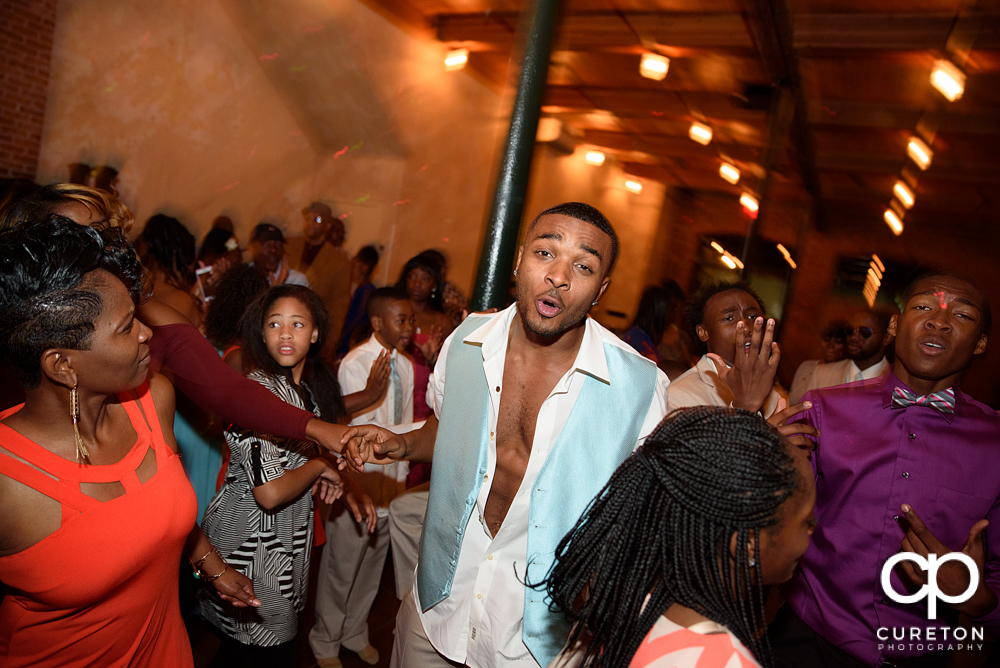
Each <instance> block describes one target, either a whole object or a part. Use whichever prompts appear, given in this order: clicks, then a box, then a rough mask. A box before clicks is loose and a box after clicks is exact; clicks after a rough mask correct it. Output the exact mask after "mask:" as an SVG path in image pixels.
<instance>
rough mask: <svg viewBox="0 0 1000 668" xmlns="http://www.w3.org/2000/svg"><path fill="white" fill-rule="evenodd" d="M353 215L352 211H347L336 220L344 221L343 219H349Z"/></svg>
mask: <svg viewBox="0 0 1000 668" xmlns="http://www.w3.org/2000/svg"><path fill="white" fill-rule="evenodd" d="M353 213H354V212H353V211H348V212H347V213H342V214H340V215H339V216H337V220H344V219H345V218H350V217H351V215H352V214H353Z"/></svg>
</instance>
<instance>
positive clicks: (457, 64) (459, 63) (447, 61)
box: [444, 49, 469, 72]
mask: <svg viewBox="0 0 1000 668" xmlns="http://www.w3.org/2000/svg"><path fill="white" fill-rule="evenodd" d="M468 62H469V50H468V49H455V50H454V51H449V52H448V53H447V54H445V57H444V71H445V72H454V71H455V70H460V69H462V68H463V67H465V64H466V63H468Z"/></svg>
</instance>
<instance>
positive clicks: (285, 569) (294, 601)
mask: <svg viewBox="0 0 1000 668" xmlns="http://www.w3.org/2000/svg"><path fill="white" fill-rule="evenodd" d="M249 378H250V379H251V380H255V381H257V382H258V383H260V384H261V385H263V386H264V387H266V388H267V389H269V390H270V391H271V392H273V393H274V394H275V395H277V396H278V398H279V399H281V400H282V401H284V402H286V403H289V404H292V405H293V406H297V407H299V408H303V409H304V408H305V406H304V404H303V401H302V399H301V398H300V397H299V395H298V393H296V391H295V390H294V389H293V387H292V385H291V383H290V382H289V380H288V379H287V378H285V377H283V376H272V375H270V374H267V373H264V372H262V371H255V372H253V373H251V374H250V376H249ZM303 388H305V390H306V392H309V389H308V388H306V387H305V385H303ZM310 397H311V394H310ZM312 403H314V402H312ZM313 412H314V413H315V414H316V415H317V417H318V416H319V409H318V408H313ZM226 443H227V444H228V445H229V452H230V455H229V457H230V458H229V467H228V468H227V469H226V478H225V482H223V484H222V487H221V488H220V489H219V491H218V492H216V494H215V497H214V498H213V499H212V501H211V503H209V505H208V509H207V510H206V511H205V519H204V520H203V521H202V528H203V529H204V531H205V534H206V535H207V536H208V537H209V539H210V540H211V541H212V544H213V545H214V546H215V548H216V549H217V550H218V551H219V552H220V553H221V554H222V555H223V556H224V557H225V558H226V560H227V561H228V562H229V565H230V567H231V568H235V569H237V570H239V571H241V572H242V573H243V574H244V575H246V576H247V577H248V578H250V579H251V580H253V589H254V593H255V594H256V595H257V598H259V599H260V607H259V608H234V607H232V606H231V605H229V604H228V603H226V602H224V601H222V600H221V599H219V598H218V597H217V596H216V595H214V592H205V595H204V597H203V598H202V601H201V612H202V614H203V615H204V616H205V618H206V619H207V620H208V621H209V622H211V623H212V624H214V625H215V626H216V627H217V628H219V629H220V630H221V631H223V632H224V633H226V634H227V635H228V636H230V637H231V638H234V639H236V640H238V641H239V642H241V643H244V644H246V645H257V646H263V647H268V646H272V645H278V644H281V643H284V642H288V641H290V640H292V639H293V638H294V637H295V632H296V628H297V626H298V613H299V612H301V611H302V608H303V606H304V605H305V600H306V586H307V584H308V581H309V557H310V553H311V551H312V543H313V499H312V494H311V492H310V489H306V490H305V491H304V492H303V493H302V494H301V495H300V496H299V497H298V498H297V499H295V500H294V501H291V502H290V503H286V504H285V505H282V506H279V507H277V508H274V509H273V510H267V509H265V508H263V507H262V506H260V505H259V504H258V503H257V501H256V500H255V499H254V496H253V488H254V487H255V486H256V484H258V483H259V484H263V483H266V482H269V481H271V480H275V479H277V478H280V477H281V476H282V475H284V473H285V471H287V470H290V469H295V468H298V467H300V466H302V465H303V464H305V463H306V462H307V461H308V460H309V459H310V458H312V457H316V456H318V455H319V449H318V447H317V446H316V445H315V444H314V443H309V442H307V441H296V440H293V439H288V438H280V437H276V436H272V435H270V434H264V433H260V432H254V431H249V430H241V429H239V428H238V427H236V426H235V425H233V426H231V428H230V429H228V430H226ZM258 476H259V477H258ZM255 479H256V480H257V481H258V483H255Z"/></svg>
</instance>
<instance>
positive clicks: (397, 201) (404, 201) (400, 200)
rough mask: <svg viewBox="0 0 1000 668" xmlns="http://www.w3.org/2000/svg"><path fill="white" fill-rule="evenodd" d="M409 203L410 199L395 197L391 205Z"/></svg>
mask: <svg viewBox="0 0 1000 668" xmlns="http://www.w3.org/2000/svg"><path fill="white" fill-rule="evenodd" d="M409 203H410V200H408V199H397V200H396V201H395V202H393V203H392V205H393V206H399V205H400V204H409Z"/></svg>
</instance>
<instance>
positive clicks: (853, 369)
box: [844, 357, 889, 383]
mask: <svg viewBox="0 0 1000 668" xmlns="http://www.w3.org/2000/svg"><path fill="white" fill-rule="evenodd" d="M848 361H849V362H850V363H849V364H848V365H847V372H846V373H845V374H844V382H845V383H853V382H854V381H856V380H869V379H871V378H878V377H879V376H881V375H882V374H884V373H885V370H886V369H888V368H889V360H887V359H886V358H885V357H883V358H882V359H880V360H879V361H878V362H876V363H875V364H872V365H871V366H870V367H868V368H867V369H865V370H864V371H862V370H861V369H859V368H858V365H857V364H855V363H854V360H848Z"/></svg>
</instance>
